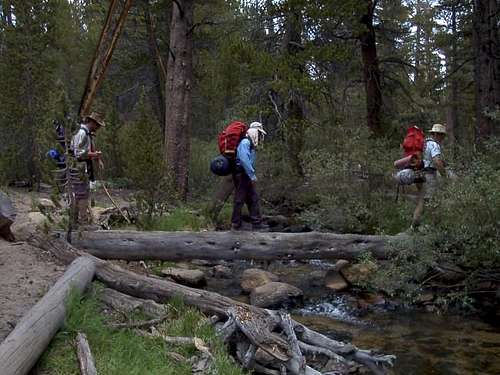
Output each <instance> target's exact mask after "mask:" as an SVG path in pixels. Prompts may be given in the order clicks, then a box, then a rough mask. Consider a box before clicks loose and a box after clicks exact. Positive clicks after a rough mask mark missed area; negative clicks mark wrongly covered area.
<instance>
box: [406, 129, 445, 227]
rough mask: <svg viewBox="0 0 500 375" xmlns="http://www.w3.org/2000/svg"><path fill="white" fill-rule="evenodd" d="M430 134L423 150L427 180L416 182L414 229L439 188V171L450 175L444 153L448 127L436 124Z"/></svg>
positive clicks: (441, 174)
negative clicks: (416, 197)
mask: <svg viewBox="0 0 500 375" xmlns="http://www.w3.org/2000/svg"><path fill="white" fill-rule="evenodd" d="M429 134H430V137H428V138H427V139H426V140H425V145H424V152H423V163H424V169H423V171H424V176H425V182H421V183H417V184H416V185H417V190H418V200H417V206H416V207H415V211H414V212H413V221H412V224H411V227H410V228H411V229H413V230H415V229H417V228H418V226H419V225H420V223H421V220H422V214H423V212H424V202H425V201H426V200H428V199H430V198H431V197H432V196H433V195H434V193H435V192H436V190H437V188H438V179H437V173H438V172H439V175H440V177H443V178H446V177H447V176H448V173H447V171H446V164H445V162H444V158H443V153H442V147H443V141H444V139H445V138H446V127H445V126H444V125H442V124H434V125H432V128H431V130H430V131H429Z"/></svg>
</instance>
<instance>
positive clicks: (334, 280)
mask: <svg viewBox="0 0 500 375" xmlns="http://www.w3.org/2000/svg"><path fill="white" fill-rule="evenodd" d="M325 286H326V287H327V288H328V289H331V290H333V291H335V292H340V291H342V290H344V289H347V288H348V287H349V284H348V283H347V281H345V279H344V277H343V276H342V275H341V274H340V272H337V271H336V270H330V271H328V272H327V274H326V275H325Z"/></svg>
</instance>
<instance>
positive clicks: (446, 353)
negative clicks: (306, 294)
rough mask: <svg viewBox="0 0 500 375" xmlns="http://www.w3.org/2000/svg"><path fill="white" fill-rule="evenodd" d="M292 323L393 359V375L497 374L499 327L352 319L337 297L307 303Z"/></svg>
mask: <svg viewBox="0 0 500 375" xmlns="http://www.w3.org/2000/svg"><path fill="white" fill-rule="evenodd" d="M294 317H295V318H296V319H297V320H299V321H301V322H302V323H305V324H308V325H309V326H310V327H311V328H314V329H316V330H318V331H320V332H322V333H324V334H326V335H328V336H330V337H332V338H335V339H338V340H347V341H351V342H352V343H353V344H355V345H356V346H358V347H360V348H377V349H379V350H380V351H382V352H384V353H388V354H389V353H390V354H395V355H397V357H398V358H397V361H396V366H395V368H394V372H395V373H396V374H405V375H410V374H443V375H448V374H450V375H451V374H491V375H493V374H500V324H496V325H495V326H494V325H493V324H490V323H486V322H483V321H480V320H475V319H468V318H465V317H461V316H451V315H450V316H448V315H436V314H431V313H423V312H420V313H418V312H395V311H382V310H381V311H378V312H376V313H369V314H367V315H364V316H363V317H358V316H356V315H355V314H354V313H353V311H351V310H350V308H349V307H348V304H347V303H346V301H345V299H344V298H343V297H334V298H330V299H327V300H321V301H318V300H314V301H311V302H308V303H306V305H305V306H304V308H301V309H299V310H296V311H294Z"/></svg>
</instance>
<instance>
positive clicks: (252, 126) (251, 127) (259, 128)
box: [249, 121, 267, 135]
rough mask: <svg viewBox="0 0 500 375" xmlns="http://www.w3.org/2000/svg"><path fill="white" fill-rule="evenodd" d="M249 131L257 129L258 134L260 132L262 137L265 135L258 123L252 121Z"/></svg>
mask: <svg viewBox="0 0 500 375" xmlns="http://www.w3.org/2000/svg"><path fill="white" fill-rule="evenodd" d="M249 129H257V130H258V131H259V132H261V133H262V134H264V135H267V133H266V131H265V130H264V127H263V126H262V124H261V123H260V122H257V121H254V122H252V123H251V124H250V127H249Z"/></svg>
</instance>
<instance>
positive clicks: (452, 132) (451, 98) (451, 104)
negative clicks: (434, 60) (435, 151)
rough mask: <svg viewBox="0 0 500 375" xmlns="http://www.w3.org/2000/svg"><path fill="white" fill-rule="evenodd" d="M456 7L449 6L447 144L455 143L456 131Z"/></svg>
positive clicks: (454, 5)
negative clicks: (449, 45) (449, 43)
mask: <svg viewBox="0 0 500 375" xmlns="http://www.w3.org/2000/svg"><path fill="white" fill-rule="evenodd" d="M457 37H458V36H457V5H456V4H452V5H451V50H450V51H449V53H448V61H449V63H448V66H449V69H450V73H451V74H452V76H451V79H450V82H449V85H450V89H449V93H448V108H447V113H446V132H447V133H448V134H447V138H448V142H449V143H450V144H451V145H454V143H455V136H456V130H457V128H458V79H457V77H456V73H455V72H456V70H457Z"/></svg>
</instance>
